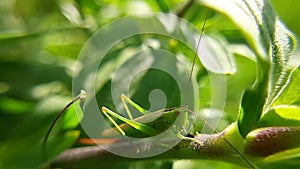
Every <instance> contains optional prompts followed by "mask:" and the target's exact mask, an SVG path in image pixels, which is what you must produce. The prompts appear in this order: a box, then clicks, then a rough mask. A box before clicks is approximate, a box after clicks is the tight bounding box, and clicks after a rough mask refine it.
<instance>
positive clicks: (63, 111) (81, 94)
mask: <svg viewBox="0 0 300 169" xmlns="http://www.w3.org/2000/svg"><path fill="white" fill-rule="evenodd" d="M85 97H86V92H85V91H84V90H81V92H80V94H79V95H78V96H76V97H75V98H74V99H73V100H71V101H70V102H69V103H68V104H67V105H66V106H65V107H64V108H63V109H62V110H61V112H60V113H59V114H58V115H57V116H56V118H55V120H54V121H53V122H52V124H51V126H50V127H49V129H48V131H47V134H46V135H45V138H44V140H43V143H42V151H43V152H42V153H43V156H44V159H45V160H47V159H48V158H47V150H46V144H47V141H48V138H49V136H50V133H51V131H52V129H53V128H54V126H55V124H56V122H57V121H58V120H59V118H60V117H61V116H62V115H63V114H64V113H65V112H66V110H67V109H68V108H69V107H70V106H71V105H72V104H73V103H74V102H76V101H77V100H81V101H82V100H84V99H85Z"/></svg>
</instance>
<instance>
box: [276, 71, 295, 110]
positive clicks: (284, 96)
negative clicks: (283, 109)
mask: <svg viewBox="0 0 300 169" xmlns="http://www.w3.org/2000/svg"><path fill="white" fill-rule="evenodd" d="M293 104H294V105H295V104H296V105H300V66H299V67H298V68H296V69H294V70H293V71H292V72H291V74H290V77H289V78H288V80H287V83H286V85H285V86H284V87H283V88H282V90H281V92H280V94H279V96H278V98H277V99H276V100H275V102H274V103H273V105H272V106H273V107H274V106H277V105H293Z"/></svg>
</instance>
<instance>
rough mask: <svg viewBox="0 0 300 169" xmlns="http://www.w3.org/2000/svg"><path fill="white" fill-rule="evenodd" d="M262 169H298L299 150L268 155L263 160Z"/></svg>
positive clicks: (299, 160) (299, 162)
mask: <svg viewBox="0 0 300 169" xmlns="http://www.w3.org/2000/svg"><path fill="white" fill-rule="evenodd" d="M262 162H263V163H265V165H264V166H263V167H264V168H270V169H281V168H298V167H299V166H300V148H294V149H290V150H286V151H282V152H279V153H276V154H273V155H270V156H268V157H266V158H264V159H263V161H262Z"/></svg>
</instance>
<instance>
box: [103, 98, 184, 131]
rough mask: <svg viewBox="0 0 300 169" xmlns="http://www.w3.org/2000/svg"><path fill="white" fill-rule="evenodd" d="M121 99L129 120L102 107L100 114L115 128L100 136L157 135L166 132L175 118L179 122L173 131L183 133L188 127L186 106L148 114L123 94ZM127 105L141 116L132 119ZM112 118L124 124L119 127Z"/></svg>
mask: <svg viewBox="0 0 300 169" xmlns="http://www.w3.org/2000/svg"><path fill="white" fill-rule="evenodd" d="M121 99H122V102H123V105H124V108H125V110H126V113H127V115H128V117H129V119H127V118H125V117H123V116H121V115H119V114H117V113H115V112H113V111H112V110H110V109H108V108H106V107H102V109H101V110H102V113H103V114H104V115H105V116H106V117H107V118H108V119H109V120H110V121H111V123H112V124H113V125H114V126H115V127H114V128H111V129H107V130H105V131H103V133H102V134H103V135H104V136H109V135H113V134H116V133H117V132H120V133H121V134H122V135H126V136H130V137H149V136H153V135H157V134H159V133H161V132H163V131H164V130H166V129H167V128H168V127H170V126H172V125H173V123H174V122H175V120H176V118H179V120H178V121H177V122H176V126H174V127H175V128H174V129H176V130H178V131H182V132H185V131H186V129H187V128H188V127H189V123H188V122H189V120H188V117H189V111H190V110H188V108H187V106H181V107H175V108H169V109H163V110H158V111H155V112H149V111H147V110H145V109H144V108H142V107H141V106H139V105H138V104H136V103H135V102H134V101H132V100H131V99H130V98H128V97H127V96H125V95H124V94H122V95H121ZM128 104H129V105H131V106H132V107H134V108H135V109H136V110H138V111H139V112H140V113H141V114H143V116H141V117H138V118H135V119H133V116H132V113H131V112H130V110H129V107H128ZM113 117H114V118H117V119H118V120H120V121H122V122H124V123H122V124H120V125H119V124H117V123H116V121H115V120H114V119H113Z"/></svg>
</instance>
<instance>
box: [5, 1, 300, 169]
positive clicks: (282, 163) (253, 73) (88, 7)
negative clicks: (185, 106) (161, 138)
mask: <svg viewBox="0 0 300 169" xmlns="http://www.w3.org/2000/svg"><path fill="white" fill-rule="evenodd" d="M34 2H36V4H38V1H34ZM46 2H47V3H49V4H51V5H49V9H51V12H50V13H48V14H45V13H44V12H43V10H40V11H37V12H36V14H34V13H30V12H29V11H26V10H25V8H24V9H23V8H20V6H22V2H21V1H20V2H18V3H17V6H19V8H18V9H19V10H18V11H20V12H21V13H23V14H28V15H31V16H38V15H41V16H43V18H44V20H43V21H40V22H39V23H38V24H39V25H40V26H37V27H34V26H32V25H36V24H37V23H36V22H37V21H39V20H36V19H32V20H30V17H29V18H24V20H25V21H24V23H26V24H28V25H27V26H24V29H28V30H30V31H28V32H26V31H24V32H25V33H23V34H12V35H5V36H1V44H4V46H2V48H4V49H5V50H4V51H6V52H5V53H4V54H2V55H3V56H15V57H17V58H20V56H23V55H28V56H31V57H29V59H28V60H25V61H19V62H18V64H13V65H15V66H16V65H18V66H19V67H18V66H16V69H19V70H23V69H22V68H24V67H25V68H28V67H29V68H30V69H34V68H35V67H37V68H35V69H36V70H33V71H32V72H38V71H39V70H47V71H39V72H40V73H41V72H57V73H56V74H60V72H62V71H63V70H64V68H66V69H67V71H66V72H68V71H70V67H68V66H66V65H65V64H67V63H68V61H71V62H72V63H74V62H73V61H75V59H76V58H75V57H76V56H77V55H78V53H79V49H80V48H81V47H82V46H83V44H84V42H85V41H86V40H87V39H88V37H90V36H91V35H92V33H94V32H95V30H96V29H97V28H99V27H101V26H103V25H104V24H105V22H108V21H110V20H112V19H114V17H115V18H118V17H120V16H122V15H126V14H128V13H127V12H128V11H126V8H124V7H123V6H122V5H127V4H130V2H129V1H124V2H110V3H109V2H103V4H100V5H99V3H98V2H96V1H81V0H77V1H63V0H62V1H59V2H57V4H55V5H53V4H52V3H51V2H50V1H46ZM105 3H106V4H105ZM143 4H144V5H145V4H146V6H148V7H149V8H150V9H151V10H152V11H154V12H165V13H171V12H173V11H175V9H176V11H178V12H177V15H178V16H179V17H181V18H184V19H186V20H187V21H189V22H191V23H193V24H194V25H196V26H197V27H198V28H201V27H202V25H203V23H204V18H205V17H204V15H206V11H207V9H209V11H210V12H209V15H208V18H207V21H206V22H207V24H206V26H205V34H206V39H204V40H203V39H202V40H203V41H209V42H210V44H211V45H210V46H208V48H209V49H210V50H214V51H215V52H214V56H215V57H216V58H217V59H216V60H218V61H220V63H219V66H220V67H221V68H220V67H217V68H213V67H209V68H207V65H204V64H203V63H201V62H200V61H199V60H196V62H195V63H193V57H194V51H192V50H191V48H190V47H189V46H187V45H185V44H183V43H181V41H180V40H178V39H172V38H170V37H166V36H158V35H155V34H145V35H140V36H133V37H129V38H128V39H126V40H124V41H123V42H120V43H117V44H116V45H115V46H114V47H113V48H111V49H110V50H109V52H108V54H107V55H106V57H105V58H104V59H103V61H102V62H101V65H99V69H98V70H97V78H96V87H95V88H96V98H97V103H98V104H99V107H100V108H101V107H102V106H106V107H109V109H112V110H114V111H116V110H117V108H116V107H118V106H119V105H114V104H113V102H112V95H113V94H112V93H111V91H110V88H111V84H112V83H113V81H112V80H111V77H112V75H113V73H114V72H115V71H116V69H117V68H118V66H119V65H122V64H124V65H125V67H124V69H122V70H131V69H132V68H133V67H134V66H136V67H138V66H139V62H138V60H136V57H133V56H132V54H131V52H132V51H135V52H136V51H139V50H141V49H144V48H145V46H146V47H147V49H148V50H147V51H150V52H149V53H150V54H149V53H147V54H148V55H147V56H149V58H151V56H152V55H155V54H157V53H155V50H157V46H156V45H155V44H156V42H157V41H158V42H159V44H160V46H159V48H161V49H165V50H167V51H170V52H172V53H174V55H176V57H178V58H179V59H178V60H180V61H183V62H184V63H186V64H187V65H188V67H189V68H191V67H192V65H193V64H195V68H194V71H193V74H192V76H193V77H192V78H193V79H196V80H194V81H191V82H189V78H188V76H189V73H190V71H189V70H186V69H185V68H182V67H181V66H178V67H177V68H178V70H176V72H177V73H178V74H180V73H182V72H184V73H182V74H180V75H182V76H184V77H186V82H189V83H191V86H192V87H191V88H192V90H193V92H194V93H187V95H188V96H191V99H190V100H188V101H187V102H189V101H190V102H193V103H195V104H194V105H193V106H195V107H197V106H198V108H199V109H200V110H206V109H207V108H211V107H212V108H215V109H221V110H222V111H223V110H224V114H223V117H222V119H221V121H220V123H219V125H218V126H213V127H212V128H215V127H216V128H217V129H216V131H221V132H219V133H212V132H208V133H209V134H207V133H206V134H205V133H196V132H195V131H199V129H200V130H201V128H202V127H203V126H205V123H208V124H209V125H212V124H213V122H214V121H213V119H210V118H207V119H206V120H207V122H205V123H203V121H202V120H201V119H196V120H195V121H192V124H193V125H194V127H195V131H191V133H190V135H187V137H182V138H183V140H182V141H181V142H180V143H179V144H178V145H177V146H175V147H173V148H172V149H170V150H169V151H167V152H165V153H163V154H160V155H157V156H154V157H151V158H147V159H140V160H137V159H132V158H125V157H119V156H116V155H114V154H111V153H109V152H107V151H105V149H107V148H108V149H120V148H121V149H126V148H128V146H131V145H127V144H122V143H118V142H116V143H113V142H112V140H111V142H112V143H113V144H110V145H105V147H104V148H105V149H104V148H103V147H98V146H94V147H86V146H84V145H80V144H78V143H77V139H78V138H79V137H80V138H82V137H87V136H88V135H87V133H86V131H85V129H83V127H81V126H78V124H79V122H80V121H81V120H82V122H85V121H86V122H88V121H89V120H90V119H85V118H87V117H88V115H87V114H82V113H81V114H80V113H79V115H80V116H81V115H83V117H82V116H81V117H79V118H78V119H77V117H76V115H75V110H77V112H80V106H79V104H78V103H76V105H75V106H74V107H71V109H70V110H68V112H67V114H66V115H65V117H64V118H63V120H62V121H60V122H59V124H58V127H57V128H55V130H54V132H53V134H52V135H51V136H50V137H49V141H48V142H47V150H46V151H47V154H48V157H49V161H47V162H45V161H44V159H42V157H40V154H41V153H42V152H41V149H42V140H43V137H44V135H45V133H46V131H47V129H48V127H49V125H50V122H51V120H52V119H53V118H54V116H55V113H56V112H58V111H59V110H60V109H61V107H63V104H64V103H66V102H67V100H70V97H68V98H67V99H66V98H64V97H61V95H62V94H61V92H63V91H69V90H70V89H69V88H68V87H66V86H68V85H66V84H68V83H69V82H70V80H71V76H70V75H69V74H68V73H65V74H60V75H61V77H60V79H61V81H63V83H60V82H53V83H50V82H51V79H52V80H53V79H55V78H53V77H52V76H53V74H55V73H53V74H51V75H52V76H47V74H46V75H44V74H43V77H44V76H47V77H48V78H46V79H45V80H43V79H42V78H41V77H39V76H38V75H36V76H34V78H32V79H30V78H25V81H26V82H28V83H24V85H28V86H33V85H34V86H35V87H34V90H33V89H32V91H36V92H35V94H36V95H35V96H38V97H33V96H31V95H29V94H24V95H23V96H18V97H19V98H20V99H19V100H18V99H11V98H8V97H1V99H2V101H3V102H2V105H1V108H2V109H3V110H4V111H6V112H5V114H4V115H3V116H2V115H1V116H2V117H3V118H2V117H1V119H3V122H4V123H2V124H3V126H1V129H3V131H7V130H8V129H6V126H8V124H7V122H5V121H6V119H9V120H10V119H12V120H15V119H21V120H20V121H21V123H19V124H18V123H16V125H15V126H14V127H11V129H9V130H8V131H9V133H11V134H3V135H4V137H3V139H1V141H2V142H3V144H2V145H1V146H0V152H1V159H3V163H2V164H1V165H0V166H1V167H5V168H19V166H24V167H29V168H31V167H36V166H40V167H41V168H42V167H44V165H41V164H42V163H43V164H48V163H50V164H51V165H52V166H55V167H63V168H99V166H101V167H103V168H105V167H108V166H109V167H111V168H112V167H115V168H118V167H122V168H125V167H127V168H141V167H143V168H150V167H151V168H172V167H173V168H180V167H182V166H185V167H190V168H197V166H203V167H209V166H210V167H211V166H214V167H215V168H218V167H219V168H221V167H222V168H234V167H236V166H235V165H239V167H241V168H242V167H244V168H283V167H290V168H293V167H298V166H299V165H300V164H299V162H298V161H299V152H300V151H299V143H298V142H297V140H298V138H299V137H300V127H299V126H300V125H299V119H300V118H299V96H300V94H299V91H300V89H299V87H298V86H299V83H300V82H299V78H300V75H299V69H300V68H299V67H297V66H296V67H295V66H292V65H291V64H289V62H288V60H289V57H290V56H291V52H292V51H293V50H294V49H295V37H294V35H293V34H292V33H291V32H290V31H289V30H288V29H287V28H286V27H285V26H284V24H283V23H282V22H281V21H280V19H279V18H278V16H277V15H276V14H275V12H274V11H273V9H272V6H271V4H270V2H269V1H254V0H253V1H252V0H222V1H217V0H204V1H203V0H201V1H193V0H192V1H189V2H188V3H186V6H184V7H183V8H181V9H182V10H177V8H176V7H177V6H176V2H168V3H167V2H166V1H143ZM23 5H24V4H23ZM68 5H69V6H70V5H71V6H73V7H75V8H76V10H78V11H79V12H78V15H79V16H80V17H79V18H78V17H76V16H74V15H70V13H68V10H67V9H68V8H67V7H68ZM105 5H108V6H109V5H111V6H112V8H116V9H119V11H120V13H119V15H111V16H105V15H100V16H99V15H98V12H99V11H102V12H103V11H105V10H106V11H107V10H108V9H106V8H107V7H106V6H105ZM131 5H132V4H131ZM127 7H128V6H127ZM57 11H61V12H57ZM37 13H38V15H37ZM107 18H108V19H107ZM26 19H27V20H26ZM47 19H48V20H47ZM105 19H107V20H105ZM155 19H157V18H155ZM167 19H168V18H167ZM61 20H62V22H61V23H62V24H61V25H58V24H52V23H58V22H57V21H61ZM170 20H171V19H170ZM155 22H156V20H155ZM32 23H35V24H32ZM70 23H71V24H70ZM146 23H149V22H148V21H147V22H146V21H145V22H144V24H145V27H146V26H147V25H146ZM173 23H177V22H175V21H174V22H173ZM49 25H52V26H53V25H55V26H57V27H58V28H57V27H50V28H48V26H49ZM155 26H156V28H157V29H159V30H163V31H166V32H167V31H168V30H167V29H168V28H167V27H164V26H165V25H164V24H162V26H161V25H155ZM159 26H161V27H159ZM185 26H186V25H185V24H184V23H177V24H176V27H175V29H174V30H175V31H174V36H175V37H178V38H179V39H183V40H185V41H189V40H190V39H195V37H197V38H198V37H199V34H197V35H195V34H187V33H186V32H188V31H192V32H193V31H194V30H188V31H187V30H186V29H185V28H186V27H185ZM8 27H9V25H8ZM45 28H47V29H45ZM141 28H143V27H141ZM74 34H76V35H78V36H74ZM62 37H64V38H62ZM61 39H64V40H63V41H62V40H61ZM149 39H150V41H148V40H149ZM36 40H37V41H39V42H42V43H40V44H39V43H36ZM53 42H56V43H53ZM75 42H76V43H75ZM152 42H155V43H152ZM192 43H194V42H192ZM192 43H191V44H192ZM201 43H202V42H201ZM14 45H18V46H19V48H20V51H21V52H17V51H14V50H12V49H13V47H12V46H14ZM24 45H25V47H24ZM26 45H29V46H31V47H32V48H30V49H31V50H26V49H27V48H26ZM194 45H195V44H194ZM22 51H24V52H22ZM41 51H42V52H43V53H44V54H45V53H46V54H45V55H43V56H40V53H42V52H41ZM153 51H154V52H153ZM201 52H202V51H201V50H200V51H199V53H200V55H201ZM143 54H145V53H143ZM49 56H50V57H49ZM53 56H55V57H53ZM57 56H64V57H57ZM51 57H52V60H51ZM36 58H40V59H41V61H39V60H38V59H36ZM140 58H141V57H140ZM149 58H147V57H144V59H145V60H147V59H149ZM8 60H9V59H8ZM16 60H18V59H16ZM129 61H131V62H132V63H131V64H130V63H129ZM164 61H165V62H166V63H169V65H167V66H166V67H169V66H174V65H175V64H174V62H171V61H170V62H169V60H168V59H166V60H164ZM176 61H177V60H176ZM127 62H128V64H127ZM4 63H5V64H8V63H9V61H6V62H4ZM56 63H60V64H61V65H62V66H61V67H57V65H55V64H56ZM62 63H65V64H62ZM176 63H177V62H176ZM5 64H2V65H3V70H5V71H8V72H9V69H8V68H6V67H5ZM24 65H27V66H24ZM45 65H47V66H49V67H46V66H45ZM54 65H55V66H54ZM179 65H180V64H179ZM30 69H29V70H30ZM11 72H14V71H12V70H11ZM128 72H129V73H130V71H119V74H118V75H117V79H116V80H117V81H118V82H119V84H120V86H126V84H125V83H127V82H128V81H126V79H127V76H128V74H129V73H128ZM4 74H8V73H7V72H6V73H5V72H4ZM28 74H29V75H34V74H36V73H30V72H29V73H28ZM24 77H26V76H24ZM27 77H30V76H27ZM220 77H222V78H220ZM4 79H9V77H8V76H7V77H5V78H4ZM34 79H39V81H38V82H36V81H35V80H34ZM66 79H67V80H66ZM124 79H125V80H124ZM162 79H163V80H166V79H167V80H166V81H164V83H151V82H159V81H160V80H162ZM224 79H225V80H226V81H223V80H224ZM8 81H9V80H8ZM223 82H224V84H225V85H226V90H227V91H228V92H226V93H223V91H222V90H219V88H218V87H217V86H213V84H215V83H223ZM86 83H91V84H92V83H94V82H90V81H89V80H88V79H86ZM5 84H6V83H3V85H4V86H5ZM195 84H197V85H199V88H193V87H194V85H195ZM0 85H1V83H0ZM130 86H131V87H130V89H129V92H128V95H129V96H130V98H131V99H132V100H134V101H135V102H136V103H137V105H140V106H141V107H144V108H147V109H149V108H150V107H151V105H152V104H153V103H151V100H150V101H149V100H148V99H145V98H148V95H149V94H150V93H151V91H152V90H153V89H160V90H162V91H164V93H165V96H166V97H167V99H166V100H167V102H166V106H167V107H178V106H182V100H181V99H182V97H181V96H180V90H179V87H178V86H177V85H174V80H172V78H170V77H169V76H168V75H166V74H164V73H163V72H160V71H157V70H150V71H147V72H143V73H142V74H139V75H138V76H137V77H136V79H135V80H134V81H132V82H131V84H130ZM210 86H213V87H210ZM0 87H1V86H0ZM76 90H77V89H76ZM76 90H75V91H76ZM32 91H31V92H32ZM45 91H48V93H47V92H46V93H45V94H43V92H45ZM76 92H77V91H76ZM196 92H199V98H196V99H194V96H196V94H195V93H196ZM16 93H18V91H12V93H10V94H7V95H8V96H10V97H12V96H14V95H16ZM27 93H30V92H27ZM32 93H34V92H32ZM49 93H50V94H49ZM75 94H77V93H75ZM118 94H119V95H120V94H121V93H118ZM49 95H50V96H49ZM66 95H68V96H69V95H70V92H66ZM215 97H222V98H223V97H224V98H226V102H225V103H224V105H222V104H221V103H218V102H212V101H211V100H213V98H215ZM23 98H31V100H30V99H29V100H28V99H23ZM35 99H37V100H38V101H39V102H37V101H36V100H35ZM21 100H25V101H21ZM36 103H38V104H36ZM88 103H89V100H87V104H88ZM13 104H17V105H20V106H21V108H20V109H19V110H20V114H19V115H21V116H22V118H20V116H19V115H18V116H17V115H14V114H13V113H12V112H17V110H16V109H14V108H11V107H13V106H10V107H9V105H13ZM3 105H5V106H3ZM51 108H52V109H51ZM100 108H99V109H100ZM189 108H191V109H193V107H189ZM26 112H33V113H32V114H30V115H29V116H28V114H25V113H26ZM47 112H48V114H47ZM85 113H86V112H85ZM88 113H90V112H88ZM196 113H198V112H196ZM202 113H204V114H205V111H203V112H202ZM45 114H47V115H45ZM191 114H192V113H191ZM199 114H200V115H202V116H203V114H201V112H200V113H199ZM134 115H135V114H134ZM95 117H96V116H95ZM20 128H23V129H25V130H24V131H23V132H22V133H23V134H22V133H21V134H20V132H19V131H20ZM37 128H38V129H39V130H37ZM74 128H76V130H74ZM207 130H211V129H210V127H209V129H207ZM79 131H80V132H79ZM95 132H98V133H99V134H100V133H101V132H102V131H98V130H97V129H95ZM1 133H2V132H1ZM3 133H4V132H3ZM125 133H126V131H125ZM192 135H193V136H192ZM35 142H38V143H40V144H33V143H35ZM137 146H142V145H137ZM150 148H152V147H150ZM62 151H64V152H63V153H62V154H60V155H58V154H59V153H60V152H62ZM32 157H35V159H37V160H35V162H32V161H30V160H28V159H29V158H32ZM180 159H185V160H189V161H182V160H180ZM203 159H206V160H215V161H218V163H212V162H210V161H204V160H203ZM15 160H16V161H18V163H14V161H15ZM110 161H117V163H115V164H114V166H111V162H110ZM222 161H225V162H229V163H232V164H234V165H233V166H232V165H230V164H228V163H223V162H222Z"/></svg>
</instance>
